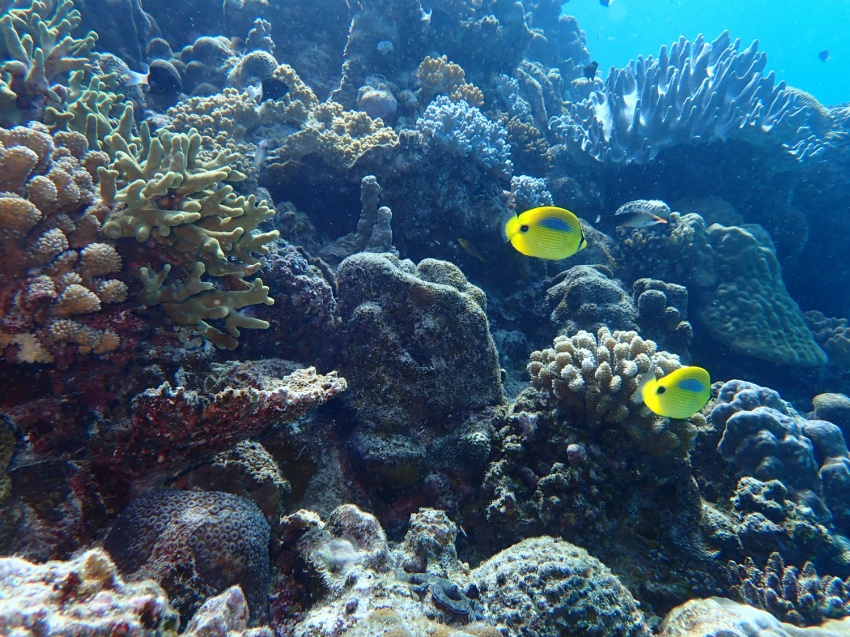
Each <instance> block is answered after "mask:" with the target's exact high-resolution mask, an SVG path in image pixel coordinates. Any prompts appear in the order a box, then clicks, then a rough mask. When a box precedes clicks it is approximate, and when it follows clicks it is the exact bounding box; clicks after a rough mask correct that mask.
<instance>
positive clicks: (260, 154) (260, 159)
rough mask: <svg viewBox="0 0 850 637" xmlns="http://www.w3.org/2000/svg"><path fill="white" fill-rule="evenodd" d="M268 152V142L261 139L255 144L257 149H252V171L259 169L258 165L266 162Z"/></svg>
mask: <svg viewBox="0 0 850 637" xmlns="http://www.w3.org/2000/svg"><path fill="white" fill-rule="evenodd" d="M268 154H269V143H268V142H267V141H266V140H265V139H262V140H260V143H259V144H257V150H255V151H254V172H257V171H258V170H260V167H261V166H262V165H263V164H264V163H266V158H267V157H268Z"/></svg>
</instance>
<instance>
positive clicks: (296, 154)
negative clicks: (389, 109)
mask: <svg viewBox="0 0 850 637" xmlns="http://www.w3.org/2000/svg"><path fill="white" fill-rule="evenodd" d="M397 145H398V135H397V134H396V132H395V131H394V130H393V129H392V128H389V127H388V126H384V122H383V121H382V120H381V119H372V118H371V117H369V116H368V115H367V114H366V113H364V112H362V111H347V110H345V108H344V107H343V106H342V104H338V103H337V102H325V103H324V104H320V105H319V106H317V107H316V108H314V109H313V110H312V111H311V112H310V115H309V117H308V118H307V121H306V122H305V124H304V126H302V128H301V130H299V131H298V132H296V133H294V134H293V135H291V136H289V137H288V138H287V139H286V142H285V143H284V144H283V146H282V148H281V149H280V156H281V157H282V158H285V159H288V160H301V159H303V158H304V157H306V156H307V155H316V156H317V157H319V158H320V159H321V160H322V161H323V162H324V163H325V164H327V165H328V166H330V167H332V168H335V169H337V170H349V169H351V168H353V167H354V165H355V164H356V163H357V162H358V161H360V159H361V158H363V157H364V156H365V155H367V154H371V153H374V152H379V151H381V150H387V149H391V148H395V147H396V146H397Z"/></svg>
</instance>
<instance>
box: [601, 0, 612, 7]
mask: <svg viewBox="0 0 850 637" xmlns="http://www.w3.org/2000/svg"><path fill="white" fill-rule="evenodd" d="M599 4H601V5H602V6H603V7H610V6H611V0H599Z"/></svg>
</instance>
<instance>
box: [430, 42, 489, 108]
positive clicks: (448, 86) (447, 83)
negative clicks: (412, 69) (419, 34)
mask: <svg viewBox="0 0 850 637" xmlns="http://www.w3.org/2000/svg"><path fill="white" fill-rule="evenodd" d="M416 79H417V80H419V97H420V100H419V101H420V103H421V104H422V105H423V106H424V105H426V104H428V103H429V102H430V101H431V100H432V99H434V97H436V96H437V95H447V96H448V97H449V98H450V99H451V100H452V101H453V102H457V101H459V100H464V101H466V102H467V103H469V105H470V106H477V107H481V106H483V105H484V94H483V93H482V92H481V90H480V89H479V88H478V87H476V86H475V85H474V84H470V83H469V82H467V81H466V73H464V70H463V69H462V68H461V67H460V65H458V64H455V63H454V62H449V60H448V58H447V57H446V56H445V55H444V56H442V57H438V58H432V57H431V56H426V57H425V59H424V60H422V62H421V64H419V70H418V71H417V72H416Z"/></svg>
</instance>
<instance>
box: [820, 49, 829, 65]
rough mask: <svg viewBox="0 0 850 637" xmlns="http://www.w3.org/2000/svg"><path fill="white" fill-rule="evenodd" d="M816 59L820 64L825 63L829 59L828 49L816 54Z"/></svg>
mask: <svg viewBox="0 0 850 637" xmlns="http://www.w3.org/2000/svg"><path fill="white" fill-rule="evenodd" d="M818 59H819V60H820V61H821V62H826V61H827V60H828V59H829V49H824V50H823V51H821V52H820V53H818Z"/></svg>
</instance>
